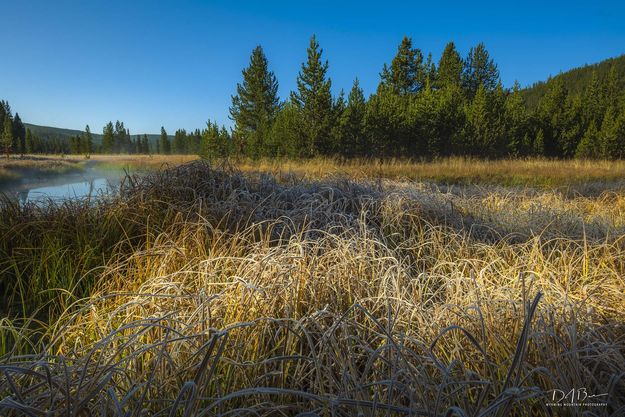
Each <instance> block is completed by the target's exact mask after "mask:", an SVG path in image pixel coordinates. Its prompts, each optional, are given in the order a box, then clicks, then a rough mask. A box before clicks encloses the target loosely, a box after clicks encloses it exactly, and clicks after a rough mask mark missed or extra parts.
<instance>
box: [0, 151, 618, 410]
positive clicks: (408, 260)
mask: <svg viewBox="0 0 625 417" xmlns="http://www.w3.org/2000/svg"><path fill="white" fill-rule="evenodd" d="M311 163H312V162H311ZM484 164H488V163H484ZM258 168H259V169H264V168H263V166H262V165H261V166H259V167H258ZM302 169H304V168H302ZM311 169H312V168H305V170H304V171H299V172H306V173H307V176H309V177H310V176H312V175H313V174H311V173H310V172H311V171H310V170H311ZM502 169H503V168H502ZM587 169H588V170H590V169H591V167H587ZM286 171H295V169H288V168H285V169H284V171H283V173H281V174H280V175H279V177H278V178H276V177H274V176H273V175H267V174H260V175H247V176H246V175H242V174H241V173H239V172H237V171H234V170H214V169H212V168H211V167H209V166H208V165H206V164H204V163H200V162H196V163H192V164H189V165H184V166H181V167H178V168H173V169H170V170H168V171H166V172H162V173H156V174H153V175H149V176H147V177H145V178H142V179H138V178H137V179H135V180H133V181H129V182H127V183H126V185H125V187H124V188H123V192H122V194H121V195H120V196H119V197H117V198H116V199H114V200H113V201H108V202H102V203H101V204H99V205H95V206H93V205H82V206H80V205H75V204H67V205H64V206H60V207H47V208H41V207H38V208H37V207H29V208H26V209H23V210H22V209H19V208H17V207H15V206H11V207H5V208H4V209H3V211H2V212H1V213H0V220H1V222H0V230H1V231H2V233H3V236H5V238H8V240H6V239H5V240H4V241H3V242H4V243H3V245H4V246H3V249H2V251H3V252H2V259H3V263H2V265H3V270H4V271H5V272H4V275H3V278H4V279H5V281H3V285H5V287H6V286H7V283H9V282H11V283H16V285H15V286H14V287H11V288H12V289H11V290H10V293H12V294H14V295H15V296H16V297H17V296H18V295H19V294H22V293H21V292H20V291H21V290H20V283H23V282H25V281H26V280H27V276H26V275H24V276H21V275H19V271H32V268H33V267H34V266H35V265H37V268H38V269H37V270H39V271H45V267H46V266H47V267H48V268H52V266H51V265H49V264H46V263H45V262H44V261H42V259H41V256H34V255H24V256H22V257H20V256H19V252H18V253H15V252H10V251H9V248H16V247H25V246H26V244H27V242H29V241H31V242H35V241H38V239H39V238H42V237H43V236H48V235H50V236H51V235H52V230H56V229H59V230H61V229H62V228H63V227H64V226H63V225H64V224H67V223H73V224H75V226H74V229H75V231H76V232H75V233H74V234H73V236H74V237H71V236H72V235H69V234H68V235H67V236H65V237H64V239H66V240H60V239H59V240H55V241H54V242H53V243H54V245H55V246H45V245H52V243H50V242H46V241H45V239H44V243H41V245H43V246H42V248H44V249H45V248H47V250H48V251H49V252H48V253H55V251H58V252H56V253H61V252H64V251H66V253H70V254H71V253H72V252H71V251H72V250H77V249H76V248H79V247H80V246H76V243H75V241H82V239H83V238H84V239H86V238H87V236H88V237H89V238H90V239H91V246H90V247H92V248H97V247H98V246H106V247H107V250H106V251H105V252H103V253H102V254H99V253H98V252H97V250H96V249H93V250H95V253H94V254H93V259H97V258H98V256H101V257H103V260H102V262H101V264H100V265H99V266H96V267H93V266H89V267H84V268H82V269H79V270H80V271H82V272H81V273H82V274H83V276H82V277H80V279H81V280H82V281H81V282H82V283H83V284H85V283H86V282H87V281H88V282H90V283H91V284H90V285H85V286H83V287H81V286H76V285H74V286H73V287H72V288H66V290H67V291H68V292H69V294H70V295H69V296H68V295H67V294H66V293H63V292H59V295H57V296H55V297H56V298H52V300H55V299H56V300H61V299H62V300H63V302H62V303H61V305H63V308H62V309H61V311H57V312H56V313H54V314H55V319H54V320H50V321H49V322H47V323H44V326H43V328H42V329H41V330H40V331H42V332H43V334H44V337H43V338H42V339H40V340H41V341H40V342H36V341H35V342H34V348H33V349H34V350H35V352H34V353H32V354H30V355H26V356H19V355H18V353H19V352H18V351H17V347H16V346H25V345H27V343H28V341H29V340H32V338H31V339H29V333H28V331H27V330H26V329H27V328H30V329H36V326H33V325H32V324H30V325H28V326H27V325H26V324H24V323H23V319H19V318H17V317H16V318H14V319H13V318H11V319H8V320H5V321H4V322H3V323H2V324H1V325H0V327H1V328H2V329H4V335H5V336H4V339H6V340H13V348H12V349H13V352H9V353H7V354H6V355H5V356H4V357H3V359H2V363H1V364H0V370H1V371H2V374H0V392H2V393H3V394H4V395H5V396H6V397H5V399H3V400H2V401H0V408H3V410H4V412H5V413H7V414H21V413H26V414H31V415H40V414H44V413H50V414H51V415H56V414H63V413H66V412H67V413H70V414H72V415H88V414H107V415H129V414H132V415H134V414H137V415H139V414H157V413H160V414H161V415H213V414H237V415H239V414H240V415H298V413H308V414H307V415H338V416H343V415H417V416H452V415H457V416H462V415H467V416H507V415H518V416H527V415H535V416H542V415H549V413H553V414H555V415H560V414H562V415H582V413H584V412H593V413H596V415H612V416H619V415H622V411H623V410H624V409H625V408H624V407H625V395H624V394H623V392H625V386H624V385H623V384H624V381H623V379H622V378H623V375H624V374H625V324H624V323H625V311H624V310H623V305H625V281H623V276H624V274H625V241H624V240H623V236H624V235H625V233H624V231H625V229H624V227H625V225H624V221H623V216H622V214H623V210H624V207H625V193H623V192H622V191H615V192H610V193H604V194H602V195H599V196H564V195H563V194H561V193H559V192H557V191H553V190H546V191H535V190H530V189H527V190H514V191H511V190H510V189H505V188H502V187H499V186H492V185H490V186H479V187H478V186H462V187H449V188H441V187H436V186H433V185H431V184H425V183H420V182H414V181H397V180H392V181H391V180H380V181H378V180H376V179H375V178H374V179H371V180H366V179H361V180H359V181H353V180H351V179H346V178H340V177H336V176H334V177H333V178H327V174H328V173H329V171H319V174H320V175H321V176H323V177H324V178H325V179H324V180H316V179H315V180H312V179H302V178H298V177H296V176H293V175H287V174H286V173H284V172H286ZM20 210H21V211H20ZM102 224H105V225H107V226H106V227H104V226H102ZM18 225H19V227H18ZM16 230H19V233H18V234H17V235H13V234H11V233H12V232H15V231H16ZM105 230H115V233H114V234H113V235H108V236H104V235H103V234H104V233H103V232H104V231H105ZM76 235H78V236H76ZM115 236H117V241H116V243H115V244H110V242H111V239H113V242H114V241H115V239H114V238H115ZM105 238H106V239H107V240H106V242H108V243H107V244H106V245H102V242H104V240H102V241H99V239H105ZM72 245H74V246H72ZM109 249H110V250H109ZM57 259H58V258H57ZM89 259H91V261H93V259H92V258H89ZM72 262H73V264H72V265H74V267H76V268H77V267H78V266H79V265H75V264H76V260H75V258H68V260H67V263H68V264H70V263H72ZM80 262H86V261H84V260H83V261H79V263H80ZM89 265H91V264H89ZM53 266H54V268H57V269H54V271H57V272H55V273H58V274H59V276H60V275H61V273H62V271H64V270H66V269H64V268H61V267H59V266H58V265H56V264H54V265H53ZM49 271H52V269H49ZM58 271H61V272H58ZM16 273H17V274H18V275H17V276H18V279H17V280H16V279H15V275H11V274H16ZM55 273H52V272H49V273H48V274H47V276H48V279H51V277H53V276H54V274H55ZM10 276H13V280H12V281H10V280H9V277H10ZM20 277H21V278H20ZM22 287H24V288H25V287H26V285H22ZM80 288H82V290H81V291H85V293H82V292H81V291H79V289H80ZM62 294H63V295H62ZM83 295H86V298H84V299H82V300H79V298H80V297H81V296H83ZM31 331H35V330H31ZM11 338H13V339H11ZM15 339H19V340H18V342H20V343H21V345H20V343H18V342H16V341H15ZM9 350H10V349H9ZM24 350H27V349H24ZM580 387H583V388H585V389H586V390H588V392H590V393H594V394H601V393H608V396H606V397H601V398H602V399H605V401H606V403H607V405H605V406H597V407H591V406H589V405H587V406H582V407H567V408H557V407H555V408H554V407H549V406H547V403H548V402H550V399H551V395H552V390H553V389H562V390H569V389H571V388H580Z"/></svg>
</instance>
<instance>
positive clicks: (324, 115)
mask: <svg viewBox="0 0 625 417" xmlns="http://www.w3.org/2000/svg"><path fill="white" fill-rule="evenodd" d="M609 62H611V64H610V67H609V70H607V71H605V67H602V71H601V72H599V71H594V70H593V73H592V77H591V79H590V81H589V82H586V83H584V86H585V87H584V88H583V89H580V88H579V85H575V87H576V91H574V92H569V91H568V90H567V87H566V85H565V83H564V82H563V81H562V78H561V77H556V78H553V79H550V80H548V81H547V82H546V83H541V85H540V92H541V95H540V96H537V95H536V94H530V98H529V102H528V99H526V98H525V97H524V94H523V91H522V90H521V88H520V85H519V84H518V83H515V84H514V86H513V87H512V88H509V89H508V88H504V87H503V85H502V82H501V79H500V74H499V70H498V68H497V65H496V64H495V62H494V60H493V59H492V58H491V57H490V54H489V52H488V51H487V49H486V47H485V45H484V44H483V43H479V44H477V45H476V46H474V47H473V48H471V49H470V50H469V52H468V54H467V55H466V56H465V57H462V56H461V55H460V53H459V52H458V50H457V49H456V46H455V45H454V43H453V42H449V43H448V44H447V45H446V46H445V48H444V50H443V52H442V54H441V56H440V57H439V59H438V60H435V59H434V58H433V57H432V55H431V54H427V55H426V54H424V52H423V51H421V50H420V49H419V48H417V47H415V46H414V45H413V43H412V39H411V38H409V37H404V38H403V39H402V41H401V42H400V44H399V46H398V47H397V51H396V54H395V56H394V57H393V59H392V60H391V62H390V63H389V64H384V65H383V66H382V68H381V72H380V80H379V85H378V87H377V89H376V91H375V92H374V93H373V94H371V95H370V96H369V97H365V94H364V92H363V90H362V88H361V87H360V84H359V81H358V79H355V80H354V81H353V85H352V86H351V89H350V90H349V92H348V93H347V94H345V93H344V92H343V91H342V90H341V91H340V93H339V94H338V95H337V96H333V94H332V80H331V79H330V77H329V76H328V69H329V63H328V61H327V60H326V59H324V57H323V49H322V48H321V46H320V45H319V42H318V41H317V38H316V36H315V35H313V36H312V37H311V39H310V43H309V45H308V48H307V54H306V60H305V61H304V62H303V63H302V64H301V68H300V70H299V73H298V74H297V78H296V81H297V88H296V90H295V91H292V92H290V94H289V96H288V97H287V98H285V99H283V100H281V99H280V98H279V96H278V80H277V78H276V76H275V74H274V73H273V72H272V71H271V70H270V66H269V62H268V59H267V57H266V56H265V54H264V51H263V49H262V47H261V46H257V47H256V48H254V50H253V51H252V53H251V56H250V63H249V65H248V67H246V68H244V69H243V71H242V80H241V82H240V83H239V84H237V86H236V93H235V95H233V96H232V104H231V106H230V109H229V112H230V118H231V119H232V121H233V124H234V126H233V128H232V129H230V130H229V129H227V128H226V127H225V126H219V125H218V124H217V123H216V122H213V121H211V120H209V121H208V122H207V125H206V127H205V128H204V129H202V130H199V129H196V130H194V131H191V132H187V131H186V130H184V129H179V130H177V131H176V132H175V134H174V135H173V137H172V136H170V135H168V134H167V132H166V131H165V129H164V128H161V132H160V135H159V136H158V139H156V140H155V139H154V138H153V139H151V140H150V139H149V138H148V136H147V135H135V136H133V135H131V133H130V130H129V129H128V128H127V127H126V126H124V123H123V122H121V121H117V122H115V123H114V124H113V122H108V123H107V124H106V125H105V126H104V127H103V130H102V134H101V141H97V143H96V141H94V138H93V135H92V133H91V130H90V128H89V126H86V128H85V131H84V132H83V133H82V134H80V135H77V136H74V137H71V138H70V139H69V140H62V139H57V138H52V139H51V138H39V137H37V136H36V135H34V134H33V133H32V132H31V131H30V130H29V129H25V128H24V124H23V123H22V121H21V119H20V117H19V115H18V114H17V113H16V114H15V116H13V115H12V113H11V108H10V106H9V104H8V103H7V102H6V101H2V102H0V129H1V130H0V149H1V150H2V152H4V153H5V154H6V155H9V154H11V153H14V154H23V153H72V154H85V155H89V154H90V153H112V154H116V153H126V154H133V153H136V154H148V153H158V154H199V155H201V156H202V157H204V158H221V157H228V156H246V157H251V158H261V157H292V158H308V157H314V156H341V157H345V158H350V157H402V158H416V159H431V158H436V157H445V156H456V155H459V156H473V157H481V158H502V157H528V156H546V157H550V158H573V157H579V158H609V159H615V158H625V86H624V82H625V69H624V68H621V67H622V65H620V64H622V62H625V61H624V60H620V61H617V60H610V61H609ZM619 65H620V66H619ZM576 71H577V70H576ZM619 71H620V72H619ZM526 91H528V90H526Z"/></svg>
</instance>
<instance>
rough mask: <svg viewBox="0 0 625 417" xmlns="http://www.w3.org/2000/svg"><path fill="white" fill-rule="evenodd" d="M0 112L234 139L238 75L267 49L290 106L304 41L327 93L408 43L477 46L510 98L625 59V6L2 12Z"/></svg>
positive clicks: (62, 7)
mask: <svg viewBox="0 0 625 417" xmlns="http://www.w3.org/2000/svg"><path fill="white" fill-rule="evenodd" d="M0 5H1V7H0V9H1V12H0V33H1V35H2V36H1V38H2V40H3V42H2V48H1V52H0V99H6V100H8V101H9V103H10V104H11V106H12V108H13V110H14V111H17V112H19V113H20V116H21V117H22V119H23V120H24V121H26V122H30V123H35V124H42V125H49V126H57V127H66V128H74V129H82V128H84V126H85V124H89V125H90V126H91V128H92V130H93V131H94V132H100V131H101V129H102V126H103V125H104V124H105V123H106V122H107V121H108V120H113V121H115V120H117V119H119V120H122V121H124V122H125V124H126V126H127V127H129V128H130V129H131V134H133V133H144V132H147V133H157V132H158V131H159V129H160V126H161V125H164V126H165V128H166V129H167V130H168V132H170V133H173V131H174V130H175V129H177V128H181V127H183V128H186V129H193V128H196V127H197V128H202V127H204V126H205V123H206V120H207V119H209V118H211V119H213V120H217V121H218V122H219V123H223V124H227V125H230V121H229V119H228V106H229V104H230V96H231V95H232V94H233V93H234V91H235V87H236V83H237V82H238V81H240V78H241V69H242V68H243V67H244V66H246V65H247V63H248V59H249V54H250V52H251V50H252V49H253V47H254V46H255V45H257V44H261V45H262V46H263V48H264V50H265V53H266V55H267V57H268V59H269V64H270V68H271V69H272V70H273V71H274V72H275V73H276V75H277V77H278V81H279V83H280V96H281V97H282V98H286V97H287V96H288V92H289V91H290V90H292V89H294V88H295V79H296V75H297V72H298V70H299V68H300V65H301V62H302V61H303V60H304V59H305V57H306V47H307V46H308V40H309V38H310V35H311V34H312V33H316V34H317V37H318V40H319V42H320V44H321V46H322V48H323V49H324V55H325V57H326V58H327V59H328V60H329V62H330V69H329V75H330V77H331V78H332V81H333V90H334V92H335V93H337V92H338V91H339V90H340V89H341V88H343V89H345V90H349V88H350V87H351V84H352V80H353V79H354V77H358V78H359V79H360V81H361V86H362V87H363V88H364V90H365V93H367V94H369V93H371V92H373V91H374V90H375V87H376V86H377V83H378V81H379V72H380V70H381V68H382V65H383V63H384V62H389V61H390V60H391V59H392V57H393V55H394V53H395V51H396V48H397V45H398V43H399V42H400V41H401V38H402V37H403V36H404V35H408V36H411V37H412V38H413V43H414V45H415V46H417V47H419V48H421V49H422V50H423V51H424V53H426V54H427V52H432V54H433V55H434V58H435V59H436V60H438V57H439V55H440V53H441V51H442V49H443V47H444V46H445V43H446V42H447V41H449V40H453V41H454V42H456V45H457V47H458V48H459V50H460V52H461V53H462V54H463V55H464V54H466V52H467V51H468V49H469V48H470V47H471V46H472V45H474V44H476V43H477V42H480V41H483V42H485V44H486V47H487V48H488V50H489V51H490V53H491V56H492V57H493V58H494V59H495V62H496V63H497V64H498V66H499V69H500V71H501V75H502V79H503V82H504V85H505V86H511V85H512V84H513V82H514V80H518V81H519V82H520V83H521V84H522V85H528V84H532V83H533V82H535V81H538V80H543V79H545V78H546V77H547V76H549V75H555V74H557V73H558V72H560V71H562V70H567V69H569V68H572V67H576V66H580V65H583V64H586V63H593V62H596V61H600V60H602V59H605V58H608V57H611V56H616V55H620V54H623V53H625V23H624V19H625V6H624V5H623V2H621V1H602V0H593V1H584V2H582V1H575V0H572V1H547V0H543V1H533V0H532V1H515V2H503V1H490V2H478V1H458V2H441V1H439V2H436V1H429V2H423V3H420V2H409V1H402V2H392V1H385V2H376V3H369V2H364V1H360V2H341V1H338V0H334V1H320V0H317V1H315V0H313V1H308V2H299V1H275V2H271V1H258V2H242V1H223V2H213V1H182V0H179V1H155V0H154V1H139V0H136V1H135V0H125V1H121V0H109V1H104V0H92V1H88V0H85V1H79V0H75V1H67V0H55V1H50V0H28V1H27V0H17V1H8V0H1V4H0Z"/></svg>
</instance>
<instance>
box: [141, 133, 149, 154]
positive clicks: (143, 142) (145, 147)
mask: <svg viewBox="0 0 625 417" xmlns="http://www.w3.org/2000/svg"><path fill="white" fill-rule="evenodd" d="M141 153H143V154H149V153H150V142H149V141H148V135H146V134H144V135H143V139H142V140H141Z"/></svg>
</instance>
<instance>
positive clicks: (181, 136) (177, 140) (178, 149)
mask: <svg viewBox="0 0 625 417" xmlns="http://www.w3.org/2000/svg"><path fill="white" fill-rule="evenodd" d="M186 141H187V131H186V130H184V129H178V130H176V133H175V134H174V142H173V144H172V148H173V153H176V154H184V153H185V152H186Z"/></svg>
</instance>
